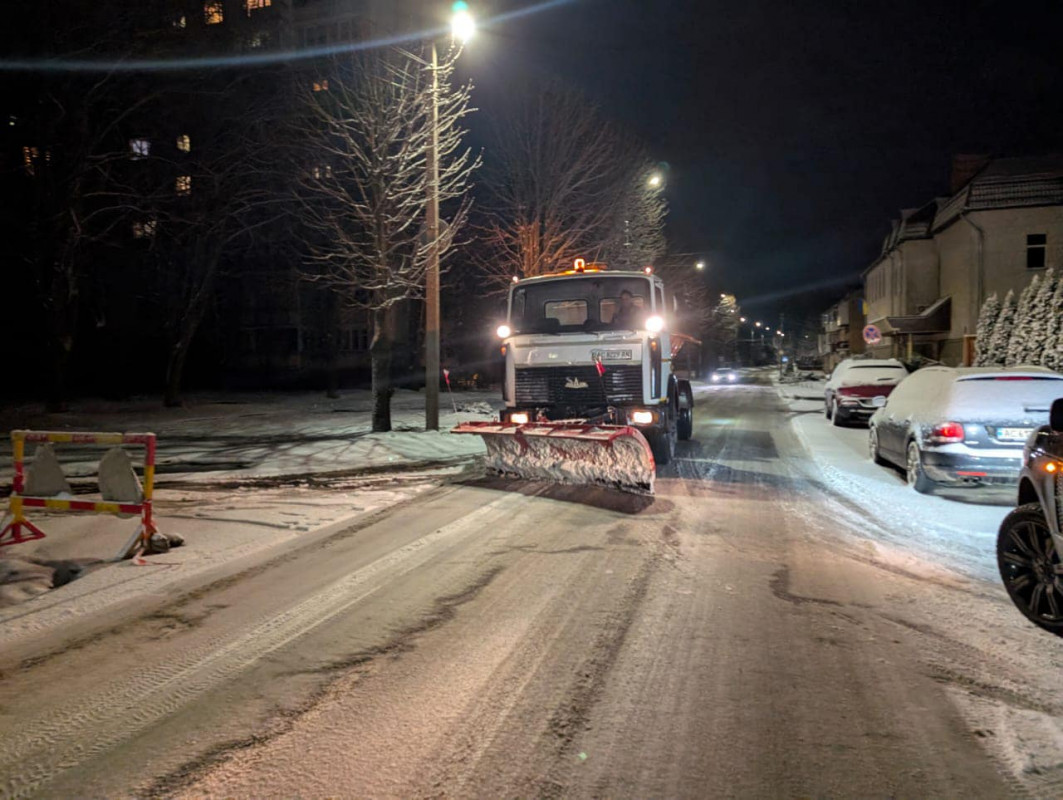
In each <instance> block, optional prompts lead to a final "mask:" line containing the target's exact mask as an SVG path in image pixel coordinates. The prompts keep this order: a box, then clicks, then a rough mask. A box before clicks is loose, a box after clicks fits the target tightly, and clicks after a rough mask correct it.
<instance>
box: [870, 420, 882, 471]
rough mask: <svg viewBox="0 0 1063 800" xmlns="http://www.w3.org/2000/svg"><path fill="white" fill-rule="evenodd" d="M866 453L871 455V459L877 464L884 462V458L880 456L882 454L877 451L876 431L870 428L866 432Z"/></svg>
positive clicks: (880, 464)
mask: <svg viewBox="0 0 1063 800" xmlns="http://www.w3.org/2000/svg"><path fill="white" fill-rule="evenodd" d="M867 453H868V455H869V456H871V460H872V461H874V462H875V463H876V464H878V465H879V466H882V465H884V464H885V463H886V460H885V459H884V458H882V455H881V454H880V453H879V451H878V431H877V430H875V429H874V428H872V429H871V430H870V431H869V432H868V434H867Z"/></svg>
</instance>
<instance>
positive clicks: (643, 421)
mask: <svg viewBox="0 0 1063 800" xmlns="http://www.w3.org/2000/svg"><path fill="white" fill-rule="evenodd" d="M631 421H632V422H634V423H635V424H636V425H652V424H653V412H652V411H632V412H631Z"/></svg>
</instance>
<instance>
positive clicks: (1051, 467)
mask: <svg viewBox="0 0 1063 800" xmlns="http://www.w3.org/2000/svg"><path fill="white" fill-rule="evenodd" d="M1058 471H1059V464H1057V463H1056V462H1055V461H1049V462H1048V463H1047V464H1045V472H1048V473H1053V472H1058Z"/></svg>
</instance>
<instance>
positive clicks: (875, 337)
mask: <svg viewBox="0 0 1063 800" xmlns="http://www.w3.org/2000/svg"><path fill="white" fill-rule="evenodd" d="M864 341H865V342H867V343H868V344H878V343H879V342H881V341H882V331H880V330H879V329H878V326H877V325H868V326H867V327H866V328H864Z"/></svg>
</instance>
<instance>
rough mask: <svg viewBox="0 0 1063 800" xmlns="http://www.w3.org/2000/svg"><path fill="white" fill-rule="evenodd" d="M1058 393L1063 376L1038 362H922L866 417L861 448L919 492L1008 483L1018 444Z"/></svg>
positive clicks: (1018, 460) (1015, 471)
mask: <svg viewBox="0 0 1063 800" xmlns="http://www.w3.org/2000/svg"><path fill="white" fill-rule="evenodd" d="M1060 396H1063V375H1058V374H1056V373H1054V372H1052V371H1050V370H1047V369H1044V368H1042V367H1013V368H1006V369H1005V368H993V367H924V368H923V369H921V370H918V371H917V372H914V373H912V374H911V375H910V376H908V377H907V378H905V379H904V381H903V382H902V383H901V384H900V385H899V386H897V388H896V389H894V390H893V393H892V394H891V395H890V397H889V399H888V400H887V401H886V404H885V405H884V406H883V407H882V408H880V409H879V410H878V411H876V412H875V413H874V415H873V416H872V417H871V421H870V427H871V430H870V432H869V434H868V449H869V452H870V455H871V458H872V459H873V460H874V461H875V462H876V463H888V464H894V465H896V466H898V467H901V468H902V469H904V470H905V474H906V476H907V479H908V483H909V484H910V485H911V486H913V487H914V488H915V490H916V491H917V492H922V493H924V494H928V493H930V492H932V491H933V490H934V488H935V487H936V486H939V485H942V486H945V485H947V486H954V487H961V486H969V487H976V486H983V485H987V484H1014V483H1015V482H1017V481H1018V479H1019V471H1020V469H1021V467H1022V449H1023V445H1024V444H1025V442H1026V440H1027V439H1028V438H1029V436H1030V434H1031V433H1033V431H1034V429H1035V428H1037V427H1038V426H1039V425H1043V424H1045V423H1046V422H1047V421H1048V411H1049V407H1050V406H1051V404H1052V401H1053V400H1054V399H1055V398H1057V397H1060Z"/></svg>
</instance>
